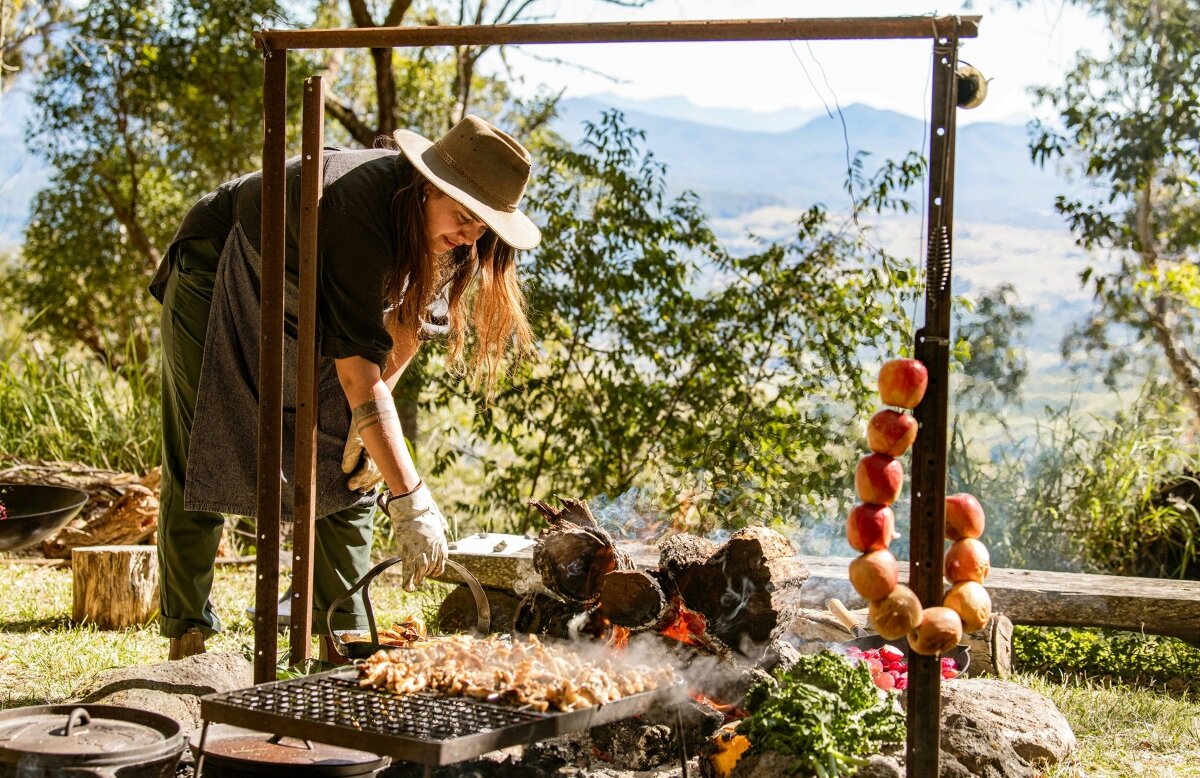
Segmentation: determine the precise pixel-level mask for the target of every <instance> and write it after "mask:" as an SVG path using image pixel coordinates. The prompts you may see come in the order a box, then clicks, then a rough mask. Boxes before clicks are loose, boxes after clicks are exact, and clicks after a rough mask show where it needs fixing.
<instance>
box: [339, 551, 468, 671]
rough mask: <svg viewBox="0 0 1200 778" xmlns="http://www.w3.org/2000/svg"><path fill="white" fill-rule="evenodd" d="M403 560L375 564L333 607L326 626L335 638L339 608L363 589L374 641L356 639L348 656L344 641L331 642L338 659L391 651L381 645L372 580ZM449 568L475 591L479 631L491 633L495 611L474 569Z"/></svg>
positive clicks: (348, 645) (454, 564)
mask: <svg viewBox="0 0 1200 778" xmlns="http://www.w3.org/2000/svg"><path fill="white" fill-rule="evenodd" d="M399 561H401V558H400V557H398V556H394V557H392V558H390V559H385V560H383V561H382V562H380V563H379V564H377V565H375V566H374V567H372V568H371V569H370V570H369V571H368V572H367V574H366V575H364V576H363V577H362V578H361V579H359V581H358V583H356V584H354V585H353V586H351V587H350V588H349V589H348V590H346V593H345V594H343V595H342V596H341V597H338V598H337V599H336V600H334V601H333V603H332V604H331V605H330V606H329V611H328V613H326V615H325V623H326V625H327V626H328V627H329V634H330V636H331V637H333V636H334V635H335V633H334V631H333V614H334V613H335V612H337V609H338V608H340V607H341V605H342V603H344V602H345V601H346V600H348V599H350V598H351V597H353V596H354V594H355V593H356V592H357V591H358V590H359V589H362V593H363V604H364V605H366V606H367V626H368V627H370V630H371V640H370V642H367V641H365V640H355V641H351V642H349V643H346V644H345V646H346V653H345V654H343V653H342V651H341V649H340V648H339V647H338V643H339V642H340V641H338V640H337V639H336V638H334V639H333V640H332V641H331V642H332V643H333V646H334V648H333V650H334V651H336V652H337V654H338V656H342V657H346V658H349V659H365V658H367V657H368V656H370V655H371V654H373V653H375V652H376V651H378V650H379V649H380V648H387V646H380V644H379V630H378V628H377V627H376V626H375V609H374V608H373V607H372V606H371V596H370V593H369V589H370V587H371V581H374V580H375V578H376V577H377V576H378V575H379V574H380V573H382V572H383V571H384V570H387V569H388V568H389V567H391V566H392V565H394V564H396V563H397V562H399ZM446 567H449V568H450V569H451V570H453V571H454V572H456V573H458V574H459V575H460V576H461V577H462V579H463V581H465V582H466V584H467V586H468V587H469V588H470V589H471V594H472V596H474V598H475V614H476V619H475V630H476V632H478V633H479V635H481V636H482V635H486V634H488V630H489V629H490V627H491V624H492V608H491V606H490V605H489V604H488V599H487V595H486V594H484V592H483V587H482V586H480V585H479V581H478V580H477V579H476V578H475V576H474V575H472V574H471V571H470V570H468V569H467V568H465V567H463V566H462V565H460V564H459V563H458V562H455V561H454V560H453V559H447V560H446Z"/></svg>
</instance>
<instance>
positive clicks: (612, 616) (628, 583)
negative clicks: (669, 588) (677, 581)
mask: <svg viewBox="0 0 1200 778" xmlns="http://www.w3.org/2000/svg"><path fill="white" fill-rule="evenodd" d="M600 607H601V609H602V610H603V611H604V615H606V616H607V617H608V618H609V620H610V621H612V623H614V624H617V625H618V626H621V627H625V628H626V629H629V630H633V631H635V632H637V631H641V630H650V629H652V630H661V629H664V628H666V627H668V626H670V624H671V622H673V621H674V620H675V616H676V611H677V608H676V603H675V602H673V600H672V598H671V597H670V596H669V595H668V594H667V593H666V592H665V591H664V590H663V586H662V585H661V584H660V583H659V582H658V579H657V578H656V577H655V576H654V574H653V573H648V572H643V571H641V570H614V571H612V572H611V573H609V574H608V575H606V576H604V582H603V584H602V585H601V589H600Z"/></svg>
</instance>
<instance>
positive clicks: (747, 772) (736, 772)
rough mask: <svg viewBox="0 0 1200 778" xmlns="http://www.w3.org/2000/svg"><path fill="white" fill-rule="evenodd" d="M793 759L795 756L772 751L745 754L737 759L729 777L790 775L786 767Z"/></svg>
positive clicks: (778, 776)
mask: <svg viewBox="0 0 1200 778" xmlns="http://www.w3.org/2000/svg"><path fill="white" fill-rule="evenodd" d="M793 761H795V757H792V756H784V755H783V754H776V753H774V752H767V753H763V754H746V755H745V756H743V757H742V758H741V759H740V760H738V763H737V765H736V766H735V767H734V768H733V772H731V773H730V774H729V778H780V776H784V775H791V773H790V772H789V771H788V767H789V766H790V765H791V763H792V762H793Z"/></svg>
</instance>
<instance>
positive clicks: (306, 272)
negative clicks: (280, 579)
mask: <svg viewBox="0 0 1200 778" xmlns="http://www.w3.org/2000/svg"><path fill="white" fill-rule="evenodd" d="M324 97H325V87H324V84H323V82H322V81H321V77H320V76H310V77H309V78H306V79H304V109H303V110H304V117H303V125H302V131H301V137H302V141H301V147H300V154H301V157H300V277H299V285H300V312H299V313H300V317H299V320H298V322H297V341H298V342H297V348H296V469H295V476H294V478H293V479H292V482H293V483H294V484H295V485H296V507H295V513H294V518H293V522H294V523H293V524H292V618H291V662H290V664H291V665H292V666H295V665H298V664H300V663H301V662H303V661H304V660H305V659H308V658H309V656H310V653H311V647H312V621H311V620H310V619H309V617H308V614H309V613H311V612H312V575H313V531H314V529H315V523H316V520H317V506H316V494H317V226H318V220H317V214H318V212H319V208H320V204H321V187H322V184H323V181H324V175H323V155H322V153H321V149H322V147H323V146H324V145H325V104H324Z"/></svg>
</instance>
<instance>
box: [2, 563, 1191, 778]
mask: <svg viewBox="0 0 1200 778" xmlns="http://www.w3.org/2000/svg"><path fill="white" fill-rule="evenodd" d="M0 568H2V572H0V709H4V708H12V707H17V706H22V705H40V704H47V703H57V702H61V701H63V700H67V699H70V698H72V697H75V696H77V695H78V694H79V692H80V691H81V690H82V689H84V688H85V687H86V686H87V685H88V684H89V683H90V682H91V681H92V679H93V678H95V676H96V675H97V674H98V673H100V672H102V671H104V670H106V669H109V668H114V667H126V666H129V665H138V664H150V663H154V662H160V661H162V660H164V659H165V658H166V650H167V642H166V640H165V639H163V638H161V637H159V635H158V631H157V629H156V627H155V626H154V625H146V626H144V627H140V628H135V629H128V630H124V631H121V632H101V631H99V630H96V629H95V628H93V627H89V626H83V627H77V626H74V625H72V624H71V622H70V620H69V614H70V612H71V573H70V570H69V569H67V568H47V567H35V566H29V565H11V564H10V565H0ZM253 583H254V571H253V568H252V567H248V566H225V567H220V568H218V569H217V575H216V580H215V583H214V589H213V601H214V602H215V603H216V604H217V607H218V611H219V613H220V614H221V617H222V619H224V620H225V624H226V628H225V631H224V632H222V633H221V634H220V635H218V636H217V637H216V638H214V639H213V640H211V641H209V649H210V650H213V651H233V652H237V653H241V654H243V655H245V656H247V657H248V656H249V655H250V649H251V646H252V645H253V642H254V634H253V629H252V627H251V624H250V621H249V620H248V619H247V618H246V615H245V612H244V611H245V608H246V607H247V606H248V605H250V604H252V603H253V600H254V590H253ZM444 593H445V589H444V588H442V587H440V586H438V587H427V588H426V589H424V590H423V591H422V592H420V593H417V594H415V595H408V594H405V593H404V592H403V591H402V590H401V589H400V587H398V586H395V585H389V581H388V579H387V578H386V577H385V578H383V579H381V580H380V581H378V582H377V583H376V584H374V585H372V587H371V599H372V602H373V603H374V605H375V612H376V614H377V616H378V617H379V619H380V620H381V621H383V622H386V621H387V620H389V619H399V618H400V617H402V616H404V615H405V614H407V613H409V612H412V611H413V610H417V611H420V612H421V613H422V614H424V615H425V616H426V619H427V623H431V624H432V623H433V619H432V618H431V615H432V612H433V611H434V610H435V609H436V603H437V602H438V601H439V600H440V598H441V597H442V596H443V595H444ZM1056 633H1057V631H1055V632H1054V633H1051V634H1056ZM1081 639H1082V638H1081ZM1093 642H1097V641H1093ZM1021 644H1022V645H1024V646H1025V647H1026V648H1025V653H1026V655H1028V656H1034V654H1032V653H1031V652H1032V648H1031V646H1035V645H1037V646H1046V645H1051V646H1053V645H1058V643H1054V642H1050V643H1047V642H1045V641H1042V642H1037V641H1035V640H1034V639H1033V638H1031V637H1030V636H1029V635H1028V634H1027V635H1026V636H1025V637H1024V638H1022V639H1021ZM1110 645H1111V641H1110ZM1163 645H1166V646H1167V648H1165V649H1163V648H1158V649H1156V650H1155V651H1153V652H1151V654H1152V655H1158V654H1160V653H1161V652H1162V651H1164V650H1165V651H1167V652H1168V653H1169V654H1170V655H1171V656H1176V657H1179V656H1182V657H1183V659H1182V660H1180V661H1181V662H1183V664H1177V665H1173V666H1178V667H1180V668H1181V671H1182V672H1190V669H1188V668H1190V665H1189V664H1186V661H1187V660H1188V658H1189V657H1190V655H1189V654H1187V653H1186V651H1181V649H1180V648H1179V647H1177V646H1175V645H1174V643H1170V644H1166V643H1164V644H1163ZM281 648H284V649H286V644H283V645H281ZM1188 650H1190V651H1193V652H1195V651H1196V649H1188ZM1042 651H1043V653H1042V654H1038V655H1037V656H1043V655H1044V656H1043V658H1044V657H1045V656H1049V653H1048V650H1047V649H1042ZM1013 680H1015V681H1016V682H1017V683H1020V684H1021V685H1023V686H1026V687H1028V688H1030V689H1033V690H1034V691H1037V692H1039V693H1041V694H1044V695H1046V696H1047V697H1049V698H1050V699H1051V700H1053V701H1054V703H1055V704H1056V705H1058V708H1059V710H1061V711H1062V712H1063V714H1064V715H1065V716H1066V717H1067V719H1068V721H1070V723H1071V727H1072V728H1073V729H1074V730H1075V736H1076V738H1077V739H1078V748H1077V750H1076V752H1075V754H1074V755H1072V757H1071V758H1070V759H1069V760H1068V761H1067V762H1066V763H1064V764H1062V765H1058V766H1056V767H1055V768H1053V769H1052V770H1051V771H1050V772H1048V773H1047V774H1046V778H1084V777H1085V776H1086V778H1118V777H1120V778H1125V777H1126V776H1135V775H1136V776H1138V778H1168V777H1170V778H1200V694H1197V692H1196V690H1195V689H1196V687H1195V685H1191V691H1184V692H1181V693H1169V692H1167V691H1165V690H1164V689H1165V688H1166V685H1165V684H1161V685H1159V686H1156V687H1147V686H1145V685H1135V684H1131V683H1125V682H1121V681H1113V680H1111V679H1099V678H1092V677H1088V676H1087V675H1085V674H1082V673H1074V674H1068V673H1067V672H1066V671H1064V670H1063V668H1061V667H1060V668H1059V669H1056V670H1053V671H1049V672H1045V673H1034V672H1023V673H1021V674H1020V675H1018V676H1016V677H1015V678H1014V679H1013ZM1160 680H1162V679H1160ZM1192 681H1193V683H1194V682H1195V679H1192Z"/></svg>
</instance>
